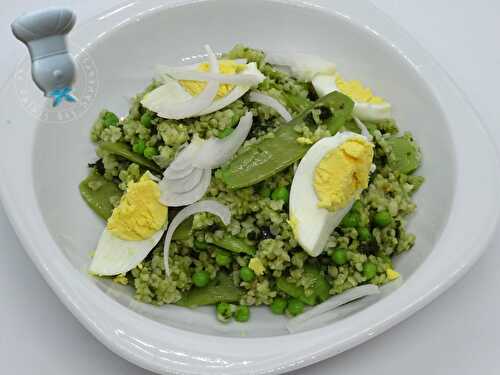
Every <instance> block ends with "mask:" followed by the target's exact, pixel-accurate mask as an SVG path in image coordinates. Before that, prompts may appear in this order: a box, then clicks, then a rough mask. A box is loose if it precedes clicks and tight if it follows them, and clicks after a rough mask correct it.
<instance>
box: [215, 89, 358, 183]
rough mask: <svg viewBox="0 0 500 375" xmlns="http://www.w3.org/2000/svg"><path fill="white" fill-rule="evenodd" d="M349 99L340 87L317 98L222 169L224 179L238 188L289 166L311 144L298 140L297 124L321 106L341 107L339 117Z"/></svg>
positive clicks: (346, 109)
mask: <svg viewBox="0 0 500 375" xmlns="http://www.w3.org/2000/svg"><path fill="white" fill-rule="evenodd" d="M346 98H347V99H346ZM349 101H350V102H352V100H351V99H349V98H348V97H347V96H345V95H343V94H341V93H339V92H337V91H335V92H332V93H330V94H328V95H325V96H323V97H322V98H320V99H318V100H317V101H316V102H315V103H313V104H312V105H310V106H309V107H308V108H307V109H306V110H304V111H303V112H302V113H301V114H300V115H299V116H297V117H295V118H294V119H293V120H292V121H290V122H289V123H287V124H284V125H282V126H280V127H279V128H278V130H276V131H275V132H274V137H272V138H265V139H262V140H261V141H260V142H257V143H255V144H253V145H251V146H249V147H248V148H247V149H246V151H244V152H242V153H241V154H240V155H238V156H237V157H235V158H234V159H233V160H232V161H231V162H230V163H229V165H228V166H227V167H225V168H224V169H222V179H223V180H224V182H225V183H226V185H227V186H228V187H229V188H231V189H238V188H242V187H246V186H251V185H255V184H256V183H258V182H260V181H263V180H265V179H267V178H269V177H270V176H273V175H274V174H276V173H278V172H280V171H282V170H283V169H285V168H287V167H288V166H290V165H291V164H293V163H294V162H295V161H297V160H299V159H300V158H301V157H302V156H304V154H305V153H306V152H307V150H308V149H309V147H310V145H304V144H300V143H298V142H297V141H296V139H297V138H298V137H299V136H300V134H299V133H297V132H296V131H295V129H294V127H295V126H296V125H298V124H302V123H303V122H304V119H305V118H306V117H307V115H308V114H310V113H311V111H312V110H313V109H315V108H319V107H321V106H328V107H332V108H335V107H337V108H339V110H338V111H339V113H340V114H339V118H340V117H341V116H344V115H341V114H345V113H347V112H348V111H349V107H348V105H347V104H346V103H348V102H349ZM351 111H352V109H351ZM338 121H339V120H338Z"/></svg>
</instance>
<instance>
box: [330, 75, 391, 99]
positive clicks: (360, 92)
mask: <svg viewBox="0 0 500 375" xmlns="http://www.w3.org/2000/svg"><path fill="white" fill-rule="evenodd" d="M335 83H336V85H337V87H338V89H339V91H340V92H342V93H344V94H346V95H347V96H349V97H350V98H351V99H352V100H354V101H355V102H361V103H371V104H382V103H385V100H384V99H382V98H380V97H378V96H375V95H373V93H372V90H370V89H369V88H368V87H364V86H363V84H362V83H361V82H360V81H357V80H352V81H345V80H344V79H343V78H342V77H341V76H340V75H338V74H337V77H336V79H335Z"/></svg>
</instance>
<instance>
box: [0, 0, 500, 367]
mask: <svg viewBox="0 0 500 375" xmlns="http://www.w3.org/2000/svg"><path fill="white" fill-rule="evenodd" d="M70 42H71V43H70V44H71V46H72V51H73V53H75V54H77V56H78V61H79V64H78V74H79V76H78V77H79V80H78V82H77V85H76V91H75V94H76V95H79V96H80V104H78V105H76V106H74V107H72V106H71V105H68V104H66V105H65V107H63V114H64V115H65V116H66V117H57V116H56V112H55V111H54V110H52V109H50V107H48V106H49V104H48V103H47V101H46V100H45V99H43V98H41V96H40V94H39V93H38V92H37V91H36V89H35V88H34V86H32V85H31V83H30V82H29V77H28V75H27V72H28V70H27V67H28V65H27V64H26V63H24V64H21V65H20V67H19V69H18V71H17V72H16V75H15V77H14V78H13V79H12V80H11V81H10V82H8V83H7V85H6V86H5V88H4V90H3V91H2V97H1V101H0V103H2V104H1V105H2V109H1V111H0V116H1V118H2V121H1V122H0V124H1V125H2V126H0V134H1V135H2V139H3V140H4V142H3V143H2V147H1V148H0V156H1V158H0V163H1V175H2V180H1V181H2V182H1V193H2V194H1V195H2V199H3V204H4V206H5V208H6V210H7V213H8V215H9V217H10V220H11V221H12V223H13V225H14V228H15V230H16V232H17V234H18V236H19V238H20V239H21V241H22V243H23V245H24V247H25V248H26V250H27V252H28V253H29V255H30V257H31V258H32V260H33V262H34V263H35V264H36V265H37V267H38V269H39V270H40V272H41V273H42V274H43V276H44V277H45V279H46V280H47V282H48V283H49V284H50V286H51V287H52V288H53V290H54V291H55V293H56V294H57V295H58V296H59V298H60V299H61V300H62V301H63V302H64V304H65V305H66V306H67V307H68V308H69V309H70V310H71V311H72V313H73V314H74V315H75V316H76V317H77V318H78V319H79V320H80V321H81V322H82V324H83V325H85V327H87V328H88V329H89V330H90V331H91V332H92V333H93V334H94V335H95V336H96V337H97V338H98V339H99V340H101V341H102V342H103V343H104V344H105V345H106V346H107V347H109V348H110V349H111V350H113V351H114V352H116V353H118V354H119V355H121V356H123V357H124V358H126V359H128V360H130V361H132V362H134V363H136V364H138V365H139V366H142V367H144V368H147V369H150V370H153V371H157V372H159V373H167V372H172V373H182V374H248V373H255V374H261V373H281V372H285V371H288V370H291V369H293V368H298V367H302V366H305V365H308V364H311V363H313V362H316V361H319V360H321V359H324V358H327V357H329V356H333V355H335V354H338V353H340V352H342V351H344V350H346V349H349V348H351V347H353V346H355V345H358V344H360V343H361V342H363V341H366V340H368V339H369V338H371V337H374V336H375V335H377V334H379V333H381V332H383V331H385V330H386V329H388V328H390V327H391V326H393V325H394V324H396V323H398V322H400V321H401V320H403V319H405V318H407V317H408V316H409V315H410V314H412V313H414V312H415V311H417V310H418V309H419V308H421V307H422V306H424V305H425V304H427V303H429V302H430V301H431V300H432V299H433V298H435V297H436V296H438V295H439V294H440V293H441V292H443V291H444V290H445V289H446V288H447V287H449V286H450V285H451V284H452V283H454V282H455V281H456V280H457V279H458V278H459V277H460V276H462V275H463V274H464V273H465V271H466V270H467V269H468V268H469V267H470V266H471V265H472V264H473V263H474V262H475V261H476V260H477V258H478V257H479V255H480V254H481V252H482V251H483V250H484V248H485V246H486V245H487V243H488V240H489V239H490V236H491V234H492V231H493V229H494V228H495V225H496V222H497V218H498V203H499V199H498V191H499V172H498V171H499V164H498V159H497V156H496V152H495V150H494V147H493V146H492V143H491V142H490V140H489V135H488V134H487V132H486V131H485V129H484V128H483V126H482V125H481V122H480V120H479V118H478V116H477V114H476V113H475V112H474V110H473V109H472V108H471V106H470V104H469V103H468V101H467V100H465V99H464V96H462V95H461V93H460V92H459V90H458V89H457V87H456V86H455V85H454V84H453V83H452V82H451V80H450V78H449V77H448V76H447V75H446V73H445V72H444V71H443V70H442V69H441V68H440V67H439V66H438V65H437V64H436V63H435V62H434V60H432V58H431V57H430V56H429V55H428V54H426V53H425V52H424V51H423V50H422V48H421V47H419V46H418V45H417V44H416V43H415V41H413V40H412V39H411V38H410V37H409V36H408V35H407V34H406V33H405V32H403V31H402V30H401V29H400V28H399V27H398V26H397V25H396V24H395V23H394V22H393V21H391V20H390V19H388V18H387V17H386V16H385V15H383V14H382V13H381V12H380V11H378V10H377V9H375V8H374V7H373V6H372V5H371V4H370V3H369V2H368V1H361V0H358V1H352V0H335V1H333V0H324V1H319V0H317V1H308V2H307V3H305V2H304V3H298V2H296V3H293V2H288V1H270V0H254V1H251V2H250V1H243V0H220V1H192V2H181V3H178V2H168V3H166V2H165V1H163V0H150V1H133V2H130V3H128V4H124V5H123V6H121V7H119V8H116V9H114V10H112V11H109V12H107V13H105V14H102V15H100V16H98V17H96V18H94V19H93V20H91V21H90V22H88V23H87V24H85V25H81V26H80V27H78V28H77V29H76V30H75V31H74V32H73V33H72V34H71V38H70ZM237 42H242V43H246V44H248V45H250V46H255V47H257V48H264V49H268V50H284V49H287V50H296V51H302V52H309V53H313V54H320V55H323V56H324V57H326V58H330V59H332V60H333V61H335V62H336V63H337V64H338V69H339V70H340V71H341V72H343V73H344V74H345V75H346V76H347V77H356V78H359V79H361V80H362V81H364V82H365V83H366V84H367V85H368V86H370V87H372V88H373V89H374V90H375V91H376V92H377V93H380V95H381V96H383V97H385V98H388V99H389V100H390V101H391V102H392V104H393V107H394V113H395V117H396V119H397V120H398V123H399V125H400V126H401V128H402V129H403V130H406V129H407V130H411V131H412V132H413V134H414V136H415V138H416V139H417V141H418V143H419V144H420V145H421V146H422V149H423V154H424V163H423V166H422V168H421V169H420V171H419V173H420V174H422V175H424V176H425V177H426V179H427V181H426V183H425V185H424V186H423V187H422V189H421V191H419V192H418V194H417V195H416V200H417V203H418V206H419V208H418V210H417V213H416V214H415V215H414V217H412V218H411V222H410V229H411V230H412V231H413V232H414V233H416V235H417V243H416V245H415V247H414V248H413V249H412V250H411V251H410V252H408V253H407V254H405V255H403V256H401V257H400V259H398V260H397V267H396V268H397V269H398V270H399V271H400V272H401V273H402V274H403V275H404V278H405V282H404V284H403V285H402V286H401V287H400V288H399V289H397V290H396V291H394V292H393V293H391V294H390V295H388V296H385V297H384V298H383V299H381V300H379V301H378V302H376V303H375V304H373V305H371V306H369V307H368V308H366V309H364V310H362V311H360V312H358V313H356V314H354V315H352V316H349V317H347V318H345V319H343V320H341V321H338V322H336V323H334V324H331V325H328V326H326V327H322V328H321V329H315V330H310V331H307V332H303V333H300V334H295V335H290V334H287V333H286V331H285V329H284V318H282V317H276V316H273V315H271V314H270V313H269V312H268V310H267V309H260V310H259V309H258V310H257V311H255V312H254V313H253V316H252V319H251V322H250V323H248V324H238V323H234V324H232V325H228V326H226V325H221V324H218V323H216V321H215V319H214V314H213V310H212V309H208V308H207V309H199V310H194V311H191V310H186V309H181V308H179V307H175V306H166V307H162V308H156V307H151V306H148V305H143V304H139V303H137V302H135V301H134V300H133V299H132V298H131V292H130V290H129V289H128V288H125V287H120V286H118V285H111V284H109V283H106V282H103V281H98V280H96V279H95V278H92V277H90V276H88V275H87V274H86V269H87V266H88V264H89V253H90V251H91V250H92V249H93V248H94V246H95V243H96V240H97V238H98V236H99V233H100V231H101V229H102V227H103V223H102V222H101V221H100V220H99V219H97V218H96V216H95V215H94V214H93V213H92V212H91V210H90V209H88V207H87V206H86V205H85V204H84V202H83V201H82V199H81V198H80V196H79V193H78V189H77V186H78V183H79V181H80V180H81V179H82V178H83V177H84V176H85V174H86V173H87V170H86V163H87V162H88V161H90V160H93V159H94V158H95V156H94V147H93V145H92V144H91V143H90V141H89V135H88V133H89V129H90V127H91V124H92V122H93V120H94V119H95V118H96V116H97V114H98V112H99V111H100V110H101V109H102V108H104V107H106V108H109V109H111V110H114V111H117V112H118V113H120V114H121V115H123V114H125V113H126V110H127V106H128V102H127V100H126V98H129V97H131V96H132V95H134V94H135V93H137V92H139V91H140V90H141V89H142V88H143V87H145V86H146V85H147V83H148V82H149V80H150V79H151V77H152V74H153V71H152V68H153V66H154V65H155V64H156V63H176V62H179V61H180V60H182V59H183V60H184V61H187V60H188V59H190V58H196V57H197V54H199V53H200V51H202V46H203V44H205V43H210V44H211V46H212V47H213V48H215V49H216V50H217V51H219V52H220V51H225V50H227V49H229V48H230V47H231V46H232V45H233V44H235V43H237ZM40 109H42V113H41V115H40V114H39V113H37V110H40ZM72 110H74V111H73V112H72ZM32 112H35V115H34V116H33V113H32ZM57 113H59V114H61V112H57ZM70 119H72V120H71V121H70ZM5 140H8V142H6V141H5Z"/></svg>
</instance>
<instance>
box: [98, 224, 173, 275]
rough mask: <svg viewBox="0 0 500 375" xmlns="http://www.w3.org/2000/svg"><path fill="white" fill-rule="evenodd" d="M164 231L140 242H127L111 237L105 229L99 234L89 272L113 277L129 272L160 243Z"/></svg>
mask: <svg viewBox="0 0 500 375" xmlns="http://www.w3.org/2000/svg"><path fill="white" fill-rule="evenodd" d="M164 231H165V229H160V230H159V231H157V232H155V233H154V234H153V235H152V236H151V237H149V238H147V239H145V240H141V241H127V240H122V239H121V238H118V237H116V236H115V235H113V234H112V233H111V232H110V231H109V230H108V229H107V228H106V229H104V231H103V232H102V234H101V237H100V238H99V242H98V244H97V250H96V251H95V254H94V257H93V258H92V263H91V264H90V268H89V272H90V273H92V274H94V275H98V276H113V275H119V274H122V273H125V272H128V271H130V270H131V269H133V268H134V267H136V266H137V265H138V264H139V263H141V262H142V261H143V260H144V258H146V256H147V255H148V254H149V252H150V251H151V250H153V248H154V247H155V246H156V245H157V244H158V242H159V241H160V239H161V237H162V235H163V232H164Z"/></svg>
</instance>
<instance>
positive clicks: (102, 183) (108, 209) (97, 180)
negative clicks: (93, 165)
mask: <svg viewBox="0 0 500 375" xmlns="http://www.w3.org/2000/svg"><path fill="white" fill-rule="evenodd" d="M92 185H94V186H98V188H97V189H92V188H91V186H92ZM79 189H80V194H81V196H82V198H83V200H84V201H85V202H86V203H87V204H88V205H89V207H90V208H91V209H92V210H93V211H94V212H95V213H96V214H97V215H99V216H100V217H102V218H103V219H104V220H108V218H109V217H110V216H111V213H112V212H113V208H114V207H113V205H112V204H111V200H110V198H111V197H113V196H116V197H120V196H121V195H122V193H123V192H122V191H121V190H120V189H119V188H118V185H117V184H115V183H113V182H111V181H108V180H106V179H105V178H104V177H103V176H101V175H100V174H98V173H97V172H96V171H92V172H91V173H90V175H89V176H88V177H87V178H86V179H85V180H83V181H82V182H81V183H80V186H79Z"/></svg>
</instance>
